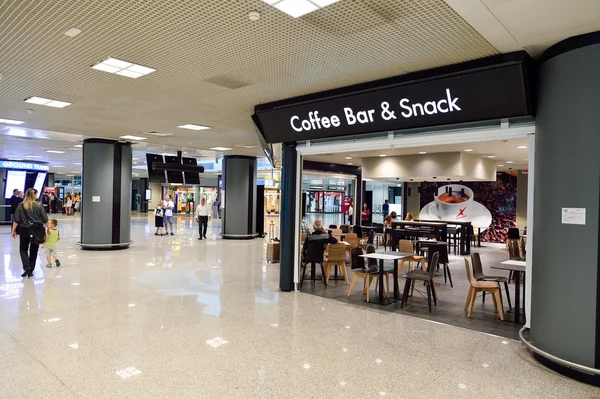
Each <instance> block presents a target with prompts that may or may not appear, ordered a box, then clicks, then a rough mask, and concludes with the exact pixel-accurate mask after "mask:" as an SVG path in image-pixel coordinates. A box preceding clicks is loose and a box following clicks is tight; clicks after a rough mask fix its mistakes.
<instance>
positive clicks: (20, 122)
mask: <svg viewBox="0 0 600 399" xmlns="http://www.w3.org/2000/svg"><path fill="white" fill-rule="evenodd" d="M0 123H10V124H11V125H22V124H23V123H25V122H24V121H16V120H14V119H1V118H0Z"/></svg>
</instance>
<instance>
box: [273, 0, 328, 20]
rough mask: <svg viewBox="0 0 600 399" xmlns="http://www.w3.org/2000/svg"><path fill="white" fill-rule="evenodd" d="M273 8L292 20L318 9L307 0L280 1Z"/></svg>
mask: <svg viewBox="0 0 600 399" xmlns="http://www.w3.org/2000/svg"><path fill="white" fill-rule="evenodd" d="M273 6H274V7H275V8H277V9H278V10H279V11H281V12H284V13H286V14H287V15H289V16H290V17H292V18H299V17H301V16H303V15H306V14H309V13H311V12H313V11H316V10H318V9H319V7H317V6H316V5H314V4H313V3H311V2H310V1H308V0H282V1H280V2H279V3H275V4H273Z"/></svg>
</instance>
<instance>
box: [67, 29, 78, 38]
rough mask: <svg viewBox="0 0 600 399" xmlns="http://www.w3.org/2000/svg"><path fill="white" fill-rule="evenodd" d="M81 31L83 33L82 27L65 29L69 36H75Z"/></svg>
mask: <svg viewBox="0 0 600 399" xmlns="http://www.w3.org/2000/svg"><path fill="white" fill-rule="evenodd" d="M80 33H81V29H77V28H69V29H67V30H66V31H65V35H67V36H69V37H75V36H77V35H78V34H80Z"/></svg>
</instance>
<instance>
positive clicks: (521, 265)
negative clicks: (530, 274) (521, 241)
mask: <svg viewBox="0 0 600 399" xmlns="http://www.w3.org/2000/svg"><path fill="white" fill-rule="evenodd" d="M491 268H492V269H500V270H514V271H517V272H524V271H525V262H523V261H520V260H506V261H504V262H502V263H500V264H499V265H496V266H491Z"/></svg>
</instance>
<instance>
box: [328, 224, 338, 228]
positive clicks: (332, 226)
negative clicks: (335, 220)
mask: <svg viewBox="0 0 600 399" xmlns="http://www.w3.org/2000/svg"><path fill="white" fill-rule="evenodd" d="M329 228H330V229H337V224H330V225H329Z"/></svg>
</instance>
